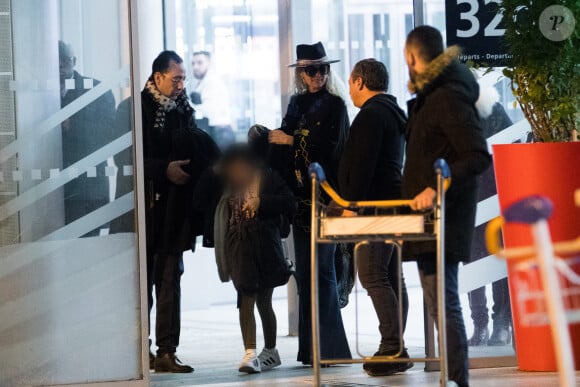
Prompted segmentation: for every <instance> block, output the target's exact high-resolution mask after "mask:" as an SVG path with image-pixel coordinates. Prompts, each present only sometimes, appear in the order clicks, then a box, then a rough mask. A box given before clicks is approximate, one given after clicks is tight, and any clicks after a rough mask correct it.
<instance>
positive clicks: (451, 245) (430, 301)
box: [403, 26, 491, 387]
mask: <svg viewBox="0 0 580 387" xmlns="http://www.w3.org/2000/svg"><path fill="white" fill-rule="evenodd" d="M458 56H459V49H458V48H457V47H450V48H448V49H447V50H445V51H444V50H443V39H442V37H441V33H440V32H439V31H438V30H436V29H435V28H433V27H429V26H421V27H417V28H415V29H414V30H413V31H411V32H410V33H409V36H408V37H407V42H406V46H405V59H406V61H407V65H408V67H409V75H410V78H411V80H410V83H409V89H410V91H411V92H412V93H413V94H416V98H415V99H413V100H411V101H409V104H408V110H409V123H408V125H407V134H406V137H407V153H406V162H405V168H404V171H403V195H404V197H406V198H409V199H413V205H412V208H413V210H425V209H429V208H431V207H432V206H433V202H434V200H435V198H436V178H435V173H434V171H433V163H434V162H435V160H437V159H438V158H443V159H445V160H447V162H448V163H449V167H450V169H451V178H452V184H451V187H450V188H449V189H448V191H447V195H446V212H445V216H446V218H445V247H446V250H445V301H446V304H445V307H446V314H447V326H446V327H439V328H440V329H446V331H447V354H448V362H449V378H450V380H452V381H454V382H455V383H457V384H458V385H459V386H460V387H465V386H468V385H469V375H468V367H469V364H468V357H467V337H466V333H465V324H464V322H463V315H462V312H461V304H460V302H459V294H458V278H457V272H458V264H459V262H461V261H467V260H469V256H470V249H471V241H472V235H473V229H474V224H475V210H476V204H477V176H478V175H479V174H481V173H482V172H484V171H485V170H486V169H487V168H488V167H489V164H490V161H491V157H490V155H489V153H488V151H487V144H486V142H485V139H484V137H483V134H482V130H481V127H480V120H479V117H478V115H477V111H476V108H475V102H476V101H477V98H478V95H479V87H478V85H477V82H476V80H475V78H474V77H473V74H471V72H470V71H469V70H468V69H467V67H466V66H464V65H462V64H460V63H459V61H458V60H457V58H458ZM408 254H412V255H414V256H416V257H417V258H418V260H419V262H418V263H419V273H420V277H421V284H422V287H423V292H424V295H425V301H426V303H427V308H428V310H429V314H430V315H431V316H432V317H433V318H434V319H435V321H437V280H436V278H437V275H436V259H435V245H434V243H433V244H421V245H416V244H415V245H413V246H411V247H410V248H409V250H408Z"/></svg>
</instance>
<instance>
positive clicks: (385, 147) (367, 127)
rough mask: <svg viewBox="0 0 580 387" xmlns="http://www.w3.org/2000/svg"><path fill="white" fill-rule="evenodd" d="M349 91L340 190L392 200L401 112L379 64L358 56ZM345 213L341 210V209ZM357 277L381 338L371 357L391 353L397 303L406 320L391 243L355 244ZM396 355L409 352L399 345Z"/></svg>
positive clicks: (381, 369) (370, 369) (374, 366)
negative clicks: (351, 111) (352, 112)
mask: <svg viewBox="0 0 580 387" xmlns="http://www.w3.org/2000/svg"><path fill="white" fill-rule="evenodd" d="M348 83H349V88H350V96H351V98H352V101H353V103H354V105H355V106H356V107H358V108H360V109H361V110H360V112H359V113H358V115H357V116H356V118H355V119H354V121H353V123H352V125H351V127H350V134H349V138H348V141H347V143H346V147H345V150H344V152H343V155H342V159H341V161H340V166H339V176H338V179H339V188H340V192H341V195H342V196H343V197H344V198H346V199H348V200H352V201H361V200H387V199H398V198H400V196H401V169H402V165H403V144H404V131H405V125H406V123H407V118H406V117H405V113H404V112H403V111H402V110H401V109H400V108H399V106H398V105H397V100H396V99H395V97H393V96H392V95H389V94H386V91H387V89H388V73H387V69H386V67H385V65H384V64H383V63H381V62H379V61H377V60H375V59H364V60H362V61H360V62H358V63H357V64H356V65H355V66H354V69H353V70H352V73H351V76H350V79H349V81H348ZM345 215H346V214H345ZM358 263H359V266H358V271H359V278H360V281H361V283H362V285H363V287H364V288H365V289H366V290H367V292H368V294H369V296H370V297H371V300H372V302H373V305H374V307H375V311H376V313H377V317H378V319H379V330H380V333H381V343H380V346H379V350H378V352H377V353H376V354H375V356H393V355H396V354H398V353H399V351H400V349H401V348H400V346H401V339H402V338H401V337H400V323H401V322H399V319H398V317H397V316H398V310H399V302H402V303H403V312H404V313H403V314H404V316H403V317H404V320H405V321H403V322H402V323H403V327H404V326H405V323H406V316H407V311H408V305H409V300H408V298H407V292H406V288H405V284H404V282H403V283H402V284H401V285H402V289H403V294H402V295H401V296H402V298H401V299H398V294H397V292H398V284H399V281H400V280H401V281H402V277H401V278H399V265H398V261H397V259H396V255H395V254H394V249H393V246H392V245H386V244H384V243H371V244H370V245H367V246H362V247H361V248H360V249H359V261H358ZM401 357H407V358H408V357H409V355H408V354H407V351H406V350H403V353H402V354H401ZM412 365H413V363H411V362H404V363H382V364H381V363H366V364H364V366H363V367H364V369H365V371H366V372H367V373H368V374H369V375H371V376H385V375H392V374H395V373H397V372H402V371H405V370H407V369H409V368H410V367H412Z"/></svg>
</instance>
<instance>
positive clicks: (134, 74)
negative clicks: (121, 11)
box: [128, 0, 149, 385]
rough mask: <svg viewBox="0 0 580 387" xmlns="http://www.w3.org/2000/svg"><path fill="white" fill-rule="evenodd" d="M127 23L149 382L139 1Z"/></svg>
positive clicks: (142, 315) (143, 364)
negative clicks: (129, 28) (128, 28)
mask: <svg viewBox="0 0 580 387" xmlns="http://www.w3.org/2000/svg"><path fill="white" fill-rule="evenodd" d="M128 5H129V25H130V26H131V33H130V35H129V36H130V47H131V94H132V98H133V112H132V114H133V117H132V118H133V128H132V130H133V160H134V161H133V165H134V172H133V190H134V191H135V226H136V227H135V229H136V231H137V251H138V258H139V289H140V296H141V297H140V319H141V372H142V375H143V380H144V381H145V383H146V384H147V385H148V384H149V329H148V321H149V308H148V307H147V242H146V239H145V184H144V181H145V166H144V161H143V160H144V156H143V127H142V118H141V117H142V116H141V87H142V86H141V85H140V84H139V82H140V79H141V73H140V67H139V62H140V60H141V59H142V58H141V45H140V44H139V18H138V15H139V5H138V4H137V1H135V0H129V3H128Z"/></svg>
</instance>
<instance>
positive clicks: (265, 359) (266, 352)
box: [258, 348, 282, 371]
mask: <svg viewBox="0 0 580 387" xmlns="http://www.w3.org/2000/svg"><path fill="white" fill-rule="evenodd" d="M258 358H259V359H260V365H261V366H262V371H268V370H271V369H272V368H275V367H278V366H279V365H280V364H282V361H281V360H280V354H279V353H278V350H277V349H276V348H272V349H268V348H264V349H263V350H262V353H260V355H259V356H258Z"/></svg>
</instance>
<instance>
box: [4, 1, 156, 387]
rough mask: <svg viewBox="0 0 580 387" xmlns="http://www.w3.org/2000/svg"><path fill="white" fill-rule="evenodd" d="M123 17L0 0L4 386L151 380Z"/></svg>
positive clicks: (125, 4)
mask: <svg viewBox="0 0 580 387" xmlns="http://www.w3.org/2000/svg"><path fill="white" fill-rule="evenodd" d="M129 9H130V2H129V1H128V0H123V1H117V0H43V1H36V0H18V1H16V0H13V1H9V0H0V51H1V52H0V58H1V59H0V95H1V98H0V316H1V318H0V347H1V348H2V351H0V385H3V386H30V385H35V386H36V385H63V384H74V385H79V384H89V383H98V382H119V385H123V386H132V385H145V384H146V382H147V378H148V376H146V375H144V372H143V371H144V367H143V357H144V356H142V353H143V339H142V337H143V334H142V333H143V332H142V331H143V326H145V327H146V325H143V323H142V322H143V320H144V318H143V316H145V315H144V314H143V313H142V309H141V305H143V304H142V297H141V292H140V283H141V275H140V273H141V270H140V260H139V254H138V243H137V236H136V233H135V232H134V230H135V229H136V228H135V226H134V223H135V220H134V218H133V217H130V218H129V219H127V218H123V217H122V215H123V214H126V213H128V212H129V211H131V210H132V209H133V208H134V203H135V197H134V194H133V181H134V178H133V175H134V170H135V169H134V168H133V162H132V157H130V156H131V155H130V154H129V158H128V159H127V158H120V157H119V155H120V154H121V153H122V152H123V151H124V150H126V149H128V148H129V147H131V145H132V144H133V123H132V122H133V120H132V117H133V108H132V103H131V99H128V98H130V97H131V94H132V89H131V76H130V64H131V52H130V33H131V29H130V12H129ZM103 21H106V24H104V23H103ZM145 321H146V320H145ZM144 336H145V337H146V336H147V335H146V334H145V335H144ZM113 384H114V383H113Z"/></svg>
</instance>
